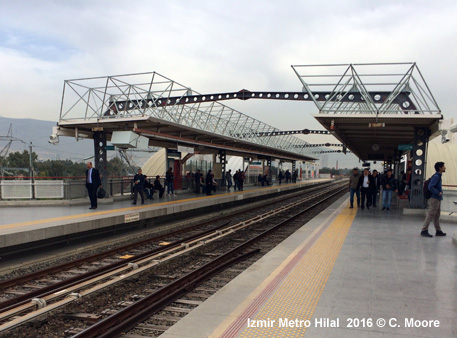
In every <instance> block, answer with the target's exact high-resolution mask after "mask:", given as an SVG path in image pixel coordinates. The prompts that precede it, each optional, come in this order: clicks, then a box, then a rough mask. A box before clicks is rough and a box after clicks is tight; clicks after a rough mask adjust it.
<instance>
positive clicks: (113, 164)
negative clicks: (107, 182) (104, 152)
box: [108, 157, 128, 176]
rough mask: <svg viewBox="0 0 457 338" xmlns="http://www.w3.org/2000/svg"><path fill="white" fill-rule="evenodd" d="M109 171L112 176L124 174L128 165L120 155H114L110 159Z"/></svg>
mask: <svg viewBox="0 0 457 338" xmlns="http://www.w3.org/2000/svg"><path fill="white" fill-rule="evenodd" d="M108 173H109V175H110V176H124V175H125V174H126V173H128V167H127V165H126V164H125V163H124V162H122V160H121V159H120V158H119V157H113V158H112V159H111V160H109V161H108Z"/></svg>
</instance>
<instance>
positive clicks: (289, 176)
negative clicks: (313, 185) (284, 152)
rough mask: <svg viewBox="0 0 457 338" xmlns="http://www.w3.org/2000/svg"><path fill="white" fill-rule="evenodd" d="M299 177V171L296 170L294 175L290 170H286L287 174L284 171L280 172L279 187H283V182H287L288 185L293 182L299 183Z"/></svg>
mask: <svg viewBox="0 0 457 338" xmlns="http://www.w3.org/2000/svg"><path fill="white" fill-rule="evenodd" d="M297 177H298V170H294V171H293V172H292V173H290V171H289V169H287V170H286V172H285V173H284V174H283V173H282V170H280V171H279V174H278V182H279V185H281V183H282V180H284V179H285V180H286V183H289V181H290V182H292V183H297Z"/></svg>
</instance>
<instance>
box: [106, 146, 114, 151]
mask: <svg viewBox="0 0 457 338" xmlns="http://www.w3.org/2000/svg"><path fill="white" fill-rule="evenodd" d="M105 150H114V146H105Z"/></svg>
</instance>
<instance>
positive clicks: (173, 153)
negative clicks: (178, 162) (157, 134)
mask: <svg viewBox="0 0 457 338" xmlns="http://www.w3.org/2000/svg"><path fill="white" fill-rule="evenodd" d="M167 157H168V158H179V159H180V158H181V152H179V151H177V150H176V149H168V151H167Z"/></svg>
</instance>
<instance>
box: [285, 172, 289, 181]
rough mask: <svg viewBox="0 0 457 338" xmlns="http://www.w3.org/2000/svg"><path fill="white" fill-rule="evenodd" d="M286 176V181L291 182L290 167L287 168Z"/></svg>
mask: <svg viewBox="0 0 457 338" xmlns="http://www.w3.org/2000/svg"><path fill="white" fill-rule="evenodd" d="M285 176H286V183H289V181H290V171H289V169H287V170H286V175H285Z"/></svg>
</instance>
